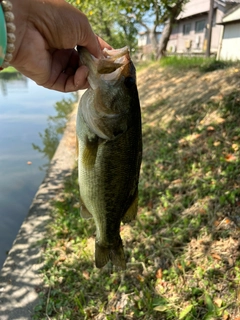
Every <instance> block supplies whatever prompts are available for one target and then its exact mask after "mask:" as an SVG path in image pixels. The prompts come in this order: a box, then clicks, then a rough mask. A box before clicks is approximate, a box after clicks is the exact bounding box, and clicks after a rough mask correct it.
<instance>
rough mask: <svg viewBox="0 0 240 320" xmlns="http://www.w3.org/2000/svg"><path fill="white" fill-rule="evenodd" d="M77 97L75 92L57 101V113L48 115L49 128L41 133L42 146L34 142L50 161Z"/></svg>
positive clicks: (34, 145) (34, 147)
mask: <svg viewBox="0 0 240 320" xmlns="http://www.w3.org/2000/svg"><path fill="white" fill-rule="evenodd" d="M77 99H78V96H77V94H76V93H73V94H72V96H71V97H70V98H69V99H63V100H62V101H60V102H56V104H55V105H54V109H55V111H56V115H55V116H49V117H48V119H47V128H46V129H45V130H44V132H43V133H41V132H40V133H39V136H40V138H41V142H42V146H39V145H36V144H35V143H33V144H32V146H33V149H34V150H37V151H38V152H40V153H42V154H43V156H44V157H45V158H47V159H48V162H50V160H51V159H52V157H53V156H54V153H55V151H56V149H57V146H58V144H59V141H60V139H61V136H62V134H63V132H64V129H65V126H66V122H67V119H68V115H69V114H70V113H71V112H72V110H73V107H74V103H76V102H77ZM47 165H48V163H46V164H45V165H44V166H43V167H45V166H47ZM41 169H42V168H41Z"/></svg>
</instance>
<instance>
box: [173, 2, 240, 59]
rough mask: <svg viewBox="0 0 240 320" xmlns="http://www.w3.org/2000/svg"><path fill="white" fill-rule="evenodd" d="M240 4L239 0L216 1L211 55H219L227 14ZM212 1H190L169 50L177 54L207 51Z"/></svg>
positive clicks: (181, 16) (178, 20)
mask: <svg viewBox="0 0 240 320" xmlns="http://www.w3.org/2000/svg"><path fill="white" fill-rule="evenodd" d="M237 3H240V1H239V0H236V1H234V0H233V1H231V0H225V1H224V0H214V7H213V24H212V40H211V48H210V50H211V53H215V54H216V53H217V51H218V46H219V42H220V37H221V35H222V30H223V26H222V25H221V24H220V23H221V22H222V19H223V17H224V15H225V13H226V12H227V11H229V10H231V9H232V8H233V7H234V6H236V5H237ZM209 10H210V0H190V1H189V2H188V3H186V4H185V6H184V7H183V11H182V12H181V13H180V15H179V16H178V17H177V23H176V25H175V26H174V28H173V31H172V33H171V36H170V39H169V42H168V45H167V50H168V51H170V52H176V53H184V52H188V53H202V52H204V51H206V44H207V40H206V39H207V28H208V20H209V18H208V15H209Z"/></svg>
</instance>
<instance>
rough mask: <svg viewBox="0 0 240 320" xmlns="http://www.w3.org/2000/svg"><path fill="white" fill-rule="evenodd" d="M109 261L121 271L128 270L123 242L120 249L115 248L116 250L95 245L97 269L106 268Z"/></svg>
mask: <svg viewBox="0 0 240 320" xmlns="http://www.w3.org/2000/svg"><path fill="white" fill-rule="evenodd" d="M109 260H111V261H112V263H113V264H114V265H115V266H116V267H117V268H118V269H121V270H125V269H126V261H125V256H124V251H123V245H122V241H120V242H119V245H118V247H115V248H105V247H103V246H100V245H99V244H97V243H95V264H96V267H97V268H102V267H104V266H105V265H106V264H107V263H108V261H109Z"/></svg>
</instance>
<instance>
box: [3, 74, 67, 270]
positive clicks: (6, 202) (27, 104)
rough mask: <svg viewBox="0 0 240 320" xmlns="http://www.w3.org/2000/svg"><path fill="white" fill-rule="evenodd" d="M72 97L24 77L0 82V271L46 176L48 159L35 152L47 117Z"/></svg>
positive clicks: (41, 146)
mask: <svg viewBox="0 0 240 320" xmlns="http://www.w3.org/2000/svg"><path fill="white" fill-rule="evenodd" d="M69 97H70V94H64V93H61V92H56V91H52V90H47V89H44V88H42V87H39V86H37V85H36V84H35V83H34V82H33V81H31V80H29V79H27V78H26V77H24V76H22V75H18V76H17V77H16V76H15V77H11V78H9V79H0V269H1V267H2V265H3V263H4V261H5V259H6V257H7V252H8V251H9V250H10V249H11V246H12V243H13V241H14V239H15V237H16V235H17V232H18V230H19V228H20V226H21V224H22V222H23V220H24V218H25V217H26V215H27V213H28V209H29V207H30V205H31V202H32V199H33V197H34V195H35V193H36V192H37V189H38V187H39V185H40V184H41V182H42V180H43V178H44V176H45V172H46V171H45V170H46V167H47V166H46V164H47V163H48V159H47V158H46V157H44V156H43V154H42V153H41V152H38V151H36V149H38V150H42V149H44V146H43V139H42V137H43V133H44V130H46V127H47V125H48V117H49V116H55V115H56V109H55V107H54V105H55V104H56V102H58V101H61V100H62V99H68V98H69ZM39 133H41V135H42V137H41V136H40V135H39ZM33 144H34V145H35V146H37V148H36V147H35V150H34V148H33ZM29 236H31V235H29Z"/></svg>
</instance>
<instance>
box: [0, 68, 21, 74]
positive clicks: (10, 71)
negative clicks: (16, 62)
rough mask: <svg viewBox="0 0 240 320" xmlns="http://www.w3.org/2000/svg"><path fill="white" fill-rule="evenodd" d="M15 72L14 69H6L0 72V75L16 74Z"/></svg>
mask: <svg viewBox="0 0 240 320" xmlns="http://www.w3.org/2000/svg"><path fill="white" fill-rule="evenodd" d="M16 72H18V71H17V70H16V69H15V68H14V67H8V68H5V69H3V70H1V72H0V75H1V74H3V73H16Z"/></svg>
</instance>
